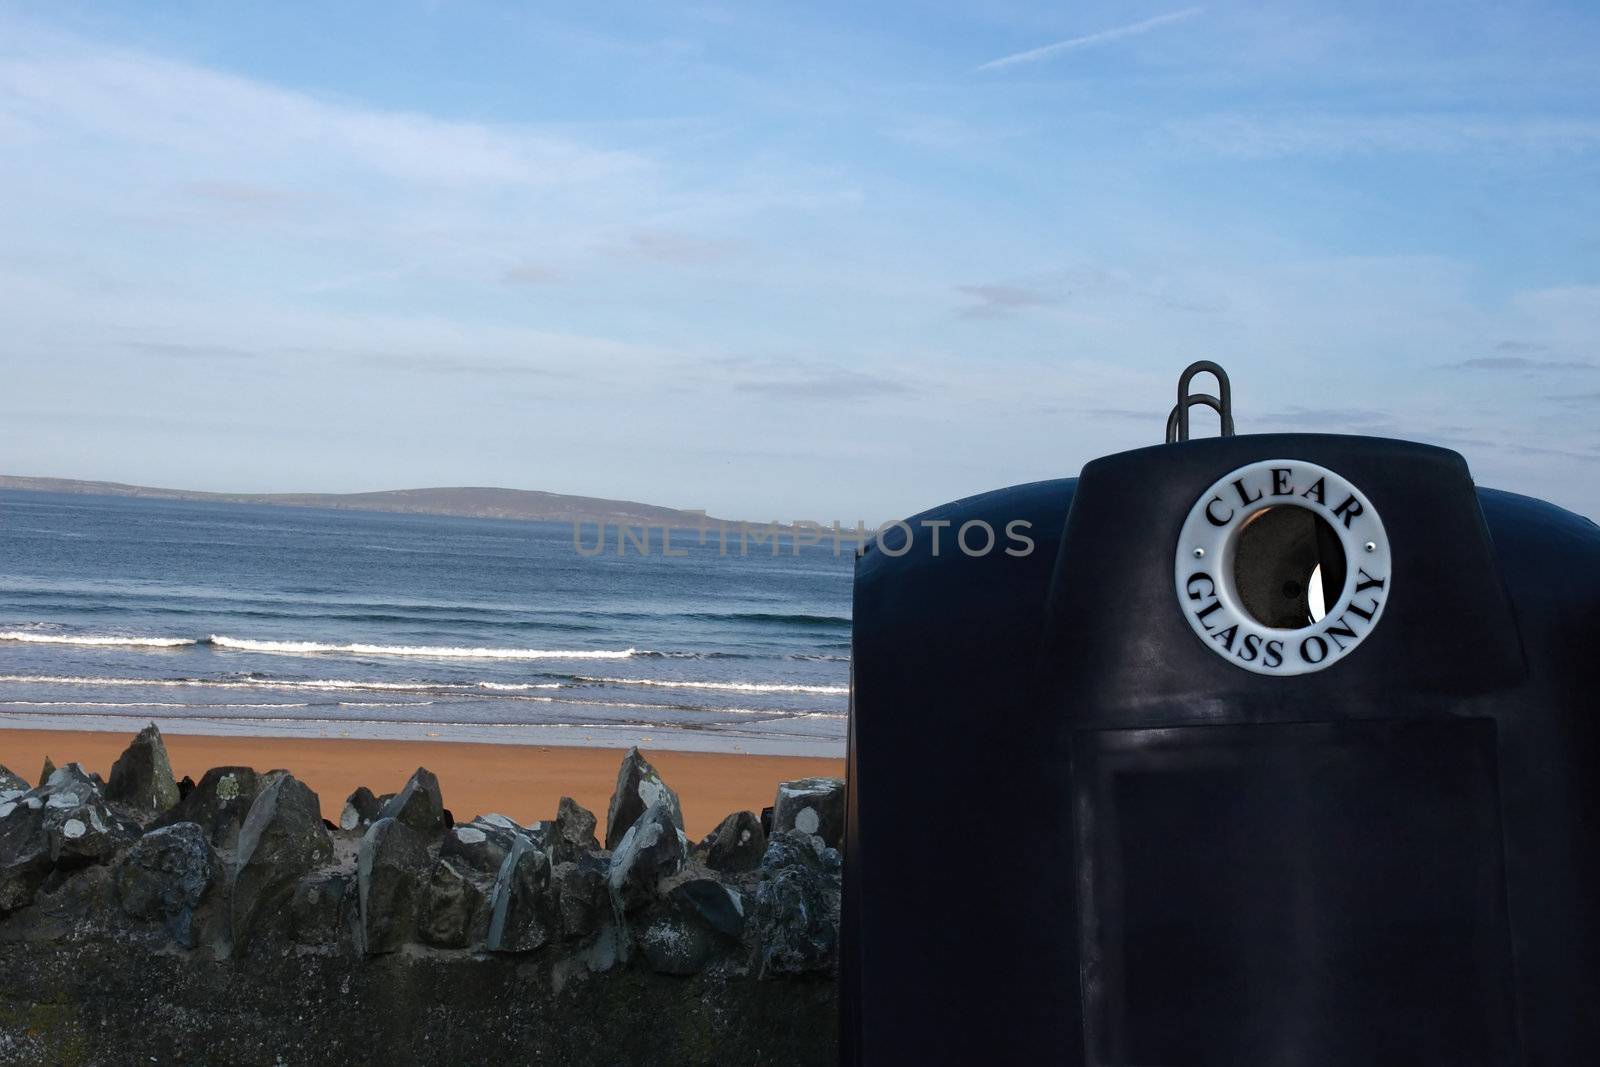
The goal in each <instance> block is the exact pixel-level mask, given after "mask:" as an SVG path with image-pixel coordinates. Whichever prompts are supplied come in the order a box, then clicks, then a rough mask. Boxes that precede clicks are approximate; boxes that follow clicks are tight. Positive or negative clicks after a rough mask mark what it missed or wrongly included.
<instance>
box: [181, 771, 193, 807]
mask: <svg viewBox="0 0 1600 1067" xmlns="http://www.w3.org/2000/svg"><path fill="white" fill-rule="evenodd" d="M193 792H194V779H193V778H190V777H189V776H188V775H187V774H186V775H184V776H183V777H182V778H179V779H178V799H179V800H180V801H181V800H183V798H184V797H186V796H188V795H189V794H190V793H193Z"/></svg>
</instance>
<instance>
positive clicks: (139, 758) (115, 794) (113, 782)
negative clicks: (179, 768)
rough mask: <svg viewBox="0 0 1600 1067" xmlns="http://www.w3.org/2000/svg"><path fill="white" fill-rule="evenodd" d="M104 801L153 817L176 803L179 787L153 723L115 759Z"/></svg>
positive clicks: (164, 745)
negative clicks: (127, 806)
mask: <svg viewBox="0 0 1600 1067" xmlns="http://www.w3.org/2000/svg"><path fill="white" fill-rule="evenodd" d="M106 799H107V800H112V801H116V802H117V803H121V804H127V805H129V806H130V807H134V808H137V809H139V810H140V811H148V812H154V813H156V814H160V813H161V812H164V811H166V810H167V809H168V808H171V807H172V806H174V805H175V804H177V803H178V783H177V781H176V779H174V778H173V776H172V764H171V763H170V762H168V760H167V745H166V742H164V741H162V740H161V731H160V730H159V729H157V728H156V724H155V723H151V724H150V725H149V726H146V727H145V728H144V729H143V730H140V731H139V734H138V736H137V737H135V738H134V739H133V743H132V744H130V745H129V746H128V747H127V749H126V750H125V751H124V752H123V753H122V755H121V756H119V757H117V762H116V763H115V764H114V765H112V768H111V779H110V781H109V782H107V784H106Z"/></svg>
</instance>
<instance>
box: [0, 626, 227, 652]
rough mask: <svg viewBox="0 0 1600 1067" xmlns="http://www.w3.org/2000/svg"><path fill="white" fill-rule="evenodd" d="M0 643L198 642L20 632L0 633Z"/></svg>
mask: <svg viewBox="0 0 1600 1067" xmlns="http://www.w3.org/2000/svg"><path fill="white" fill-rule="evenodd" d="M0 641H17V642H20V643H23V644H30V645H90V646H96V647H103V646H107V645H120V646H124V647H136V648H181V647H183V646H184V645H196V644H199V643H200V642H198V641H196V640H195V639H194V638H192V637H130V636H125V635H122V634H49V633H30V632H26V631H22V630H7V631H4V632H0Z"/></svg>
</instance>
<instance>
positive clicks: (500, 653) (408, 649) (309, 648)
mask: <svg viewBox="0 0 1600 1067" xmlns="http://www.w3.org/2000/svg"><path fill="white" fill-rule="evenodd" d="M204 643H205V644H208V645H211V646H212V647H213V648H225V649H229V650H231V651H235V652H275V653H288V654H290V655H305V654H307V653H327V652H343V653H353V654H355V655H359V656H416V657H423V658H427V659H627V658H628V657H629V656H637V655H642V654H644V653H641V652H640V650H639V649H636V648H625V649H619V650H610V649H592V650H591V649H541V648H457V647H451V646H444V645H369V644H360V643H355V644H347V645H334V644H325V643H323V642H321V641H257V640H251V639H249V638H243V637H225V636H223V635H221V634H212V635H211V636H210V637H208V638H206V640H205V642H204Z"/></svg>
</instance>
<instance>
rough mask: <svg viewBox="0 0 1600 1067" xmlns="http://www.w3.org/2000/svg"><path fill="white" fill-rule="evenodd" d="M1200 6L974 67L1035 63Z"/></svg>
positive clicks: (1190, 13)
mask: <svg viewBox="0 0 1600 1067" xmlns="http://www.w3.org/2000/svg"><path fill="white" fill-rule="evenodd" d="M1204 10H1205V8H1203V7H1186V8H1184V9H1183V10H1182V11H1171V12H1168V13H1167V14H1165V15H1157V16H1156V17H1155V18H1149V19H1145V20H1144V21H1143V22H1132V23H1129V24H1128V25H1126V26H1118V27H1116V28H1115V29H1110V30H1101V31H1100V32H1099V33H1091V34H1088V35H1086V36H1083V37H1073V38H1070V39H1069V40H1065V41H1057V42H1056V43H1055V44H1047V45H1045V46H1044V47H1042V48H1034V49H1031V50H1029V51H1027V52H1018V53H1016V54H1015V55H1010V56H1001V57H1000V58H999V59H995V60H991V61H990V62H988V63H985V64H984V65H983V66H981V67H978V68H976V69H977V70H1000V69H1002V68H1004V67H1015V66H1019V65H1021V64H1023V63H1037V62H1039V60H1041V59H1049V58H1050V57H1051V56H1055V55H1060V54H1061V53H1062V52H1073V51H1076V50H1077V49H1079V48H1088V47H1089V46H1091V45H1097V44H1104V43H1105V42H1106V41H1115V40H1118V39H1120V38H1123V37H1132V36H1134V35H1135V34H1140V33H1149V32H1150V31H1151V30H1154V29H1158V28H1160V27H1162V26H1166V25H1169V24H1170V23H1174V22H1182V21H1183V20H1185V19H1192V18H1194V17H1195V16H1196V15H1198V14H1200V13H1201V12H1202V11H1204Z"/></svg>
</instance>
